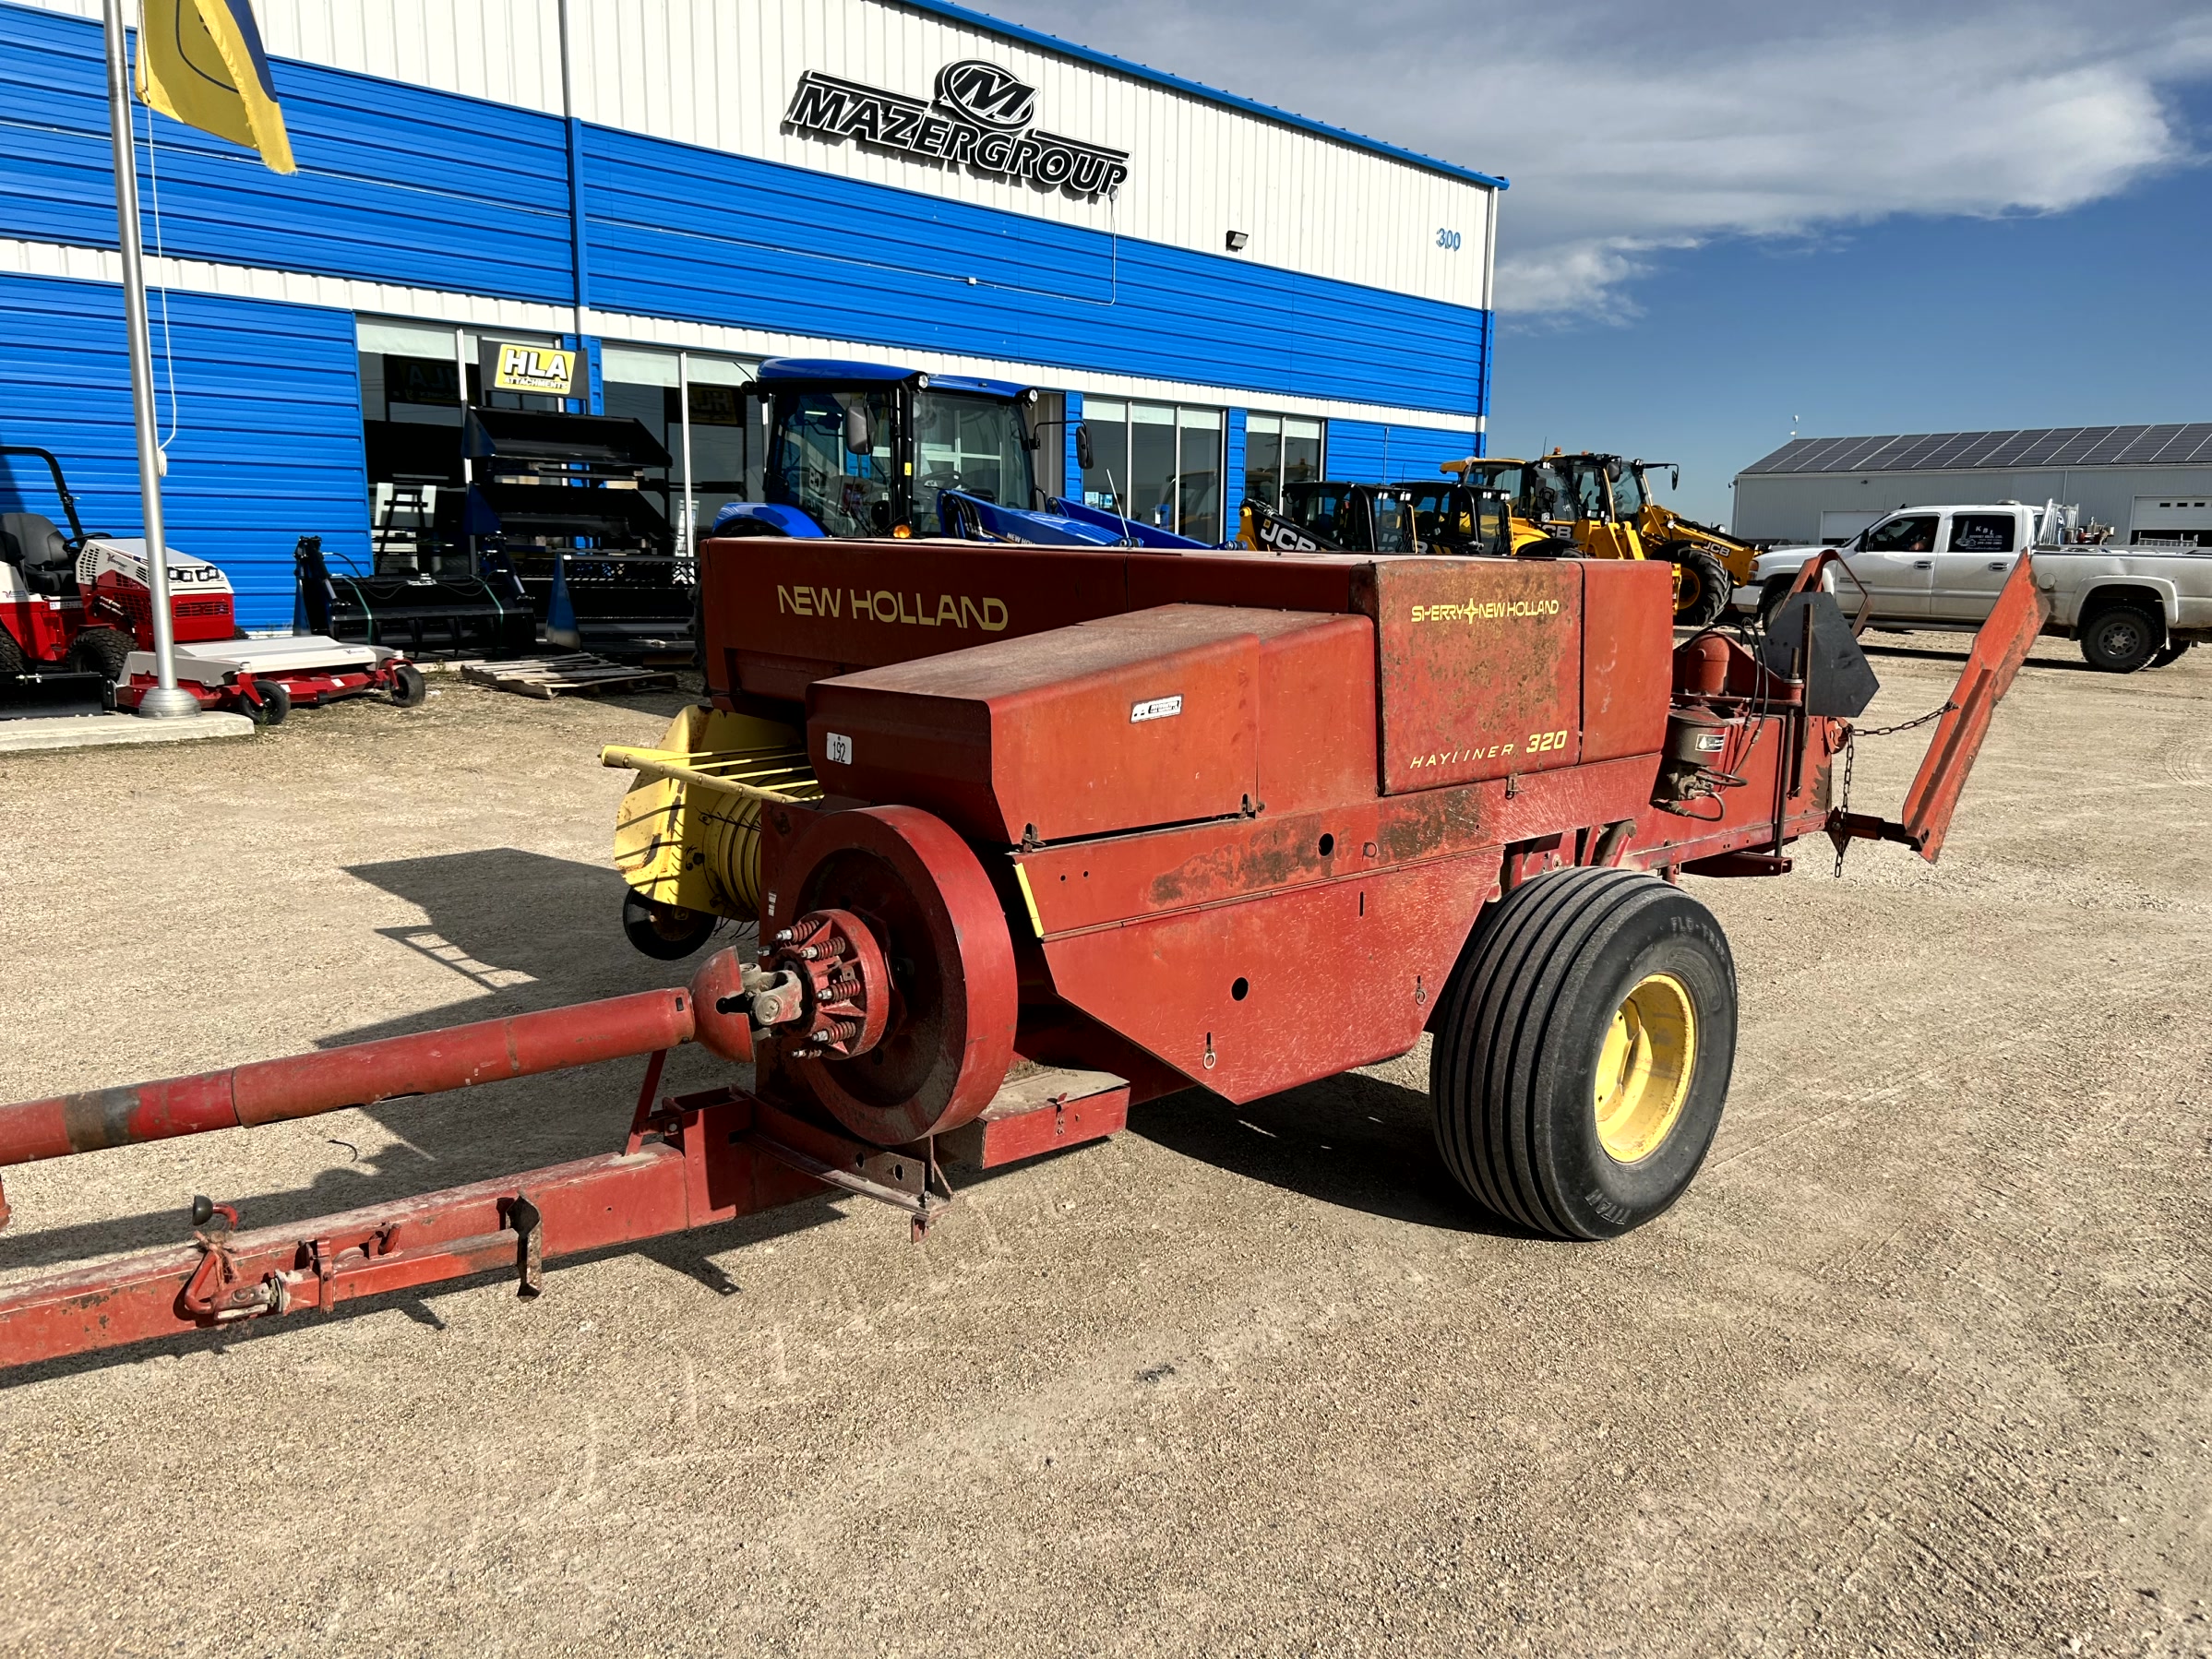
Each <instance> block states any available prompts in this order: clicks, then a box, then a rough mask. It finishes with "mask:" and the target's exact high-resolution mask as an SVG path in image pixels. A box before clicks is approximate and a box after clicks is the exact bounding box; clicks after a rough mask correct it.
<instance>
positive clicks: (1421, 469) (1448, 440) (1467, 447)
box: [1327, 421, 1478, 483]
mask: <svg viewBox="0 0 2212 1659" xmlns="http://www.w3.org/2000/svg"><path fill="white" fill-rule="evenodd" d="M1477 453H1478V451H1477V448H1476V447H1475V434H1474V432H1473V430H1472V429H1470V428H1465V427H1462V428H1460V429H1459V430H1457V431H1440V430H1438V429H1437V428H1435V427H1430V426H1406V425H1398V424H1393V425H1387V426H1385V425H1380V424H1375V423H1373V422H1370V421H1331V422H1330V423H1329V453H1328V457H1327V460H1328V467H1329V476H1330V477H1332V478H1342V479H1347V480H1349V481H1350V482H1352V483H1400V482H1404V481H1411V480H1426V479H1430V478H1436V477H1440V476H1441V474H1440V473H1439V472H1438V471H1437V467H1438V465H1439V463H1441V462H1443V461H1448V460H1465V458H1466V457H1467V456H1470V455H1474V454H1477Z"/></svg>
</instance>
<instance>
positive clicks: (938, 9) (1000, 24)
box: [898, 0, 1506, 190]
mask: <svg viewBox="0 0 2212 1659" xmlns="http://www.w3.org/2000/svg"><path fill="white" fill-rule="evenodd" d="M898 4H900V5H902V6H906V7H908V8H909V9H911V10H914V11H918V12H928V13H931V14H933V15H935V16H937V17H940V18H950V19H951V21H953V22H955V23H961V24H965V25H966V26H967V27H968V28H970V29H977V30H984V31H986V33H990V34H995V35H998V36H999V37H1000V38H1001V39H1004V40H1010V41H1020V42H1022V43H1023V44H1024V45H1028V46H1034V47H1037V48H1038V49H1040V50H1042V51H1045V52H1051V53H1056V54H1058V55H1059V56H1061V57H1068V58H1073V59H1075V60H1076V61H1077V62H1078V63H1084V64H1093V65H1095V66H1097V67H1099V68H1101V69H1110V70H1112V71H1113V72H1114V73H1115V74H1117V75H1126V76H1128V77H1129V78H1130V79H1132V80H1146V81H1150V82H1151V83H1152V84H1153V85H1154V86H1155V87H1166V88H1167V89H1168V90H1170V91H1174V92H1186V93H1189V94H1190V96H1192V97H1194V98H1202V99H1204V100H1205V101H1207V102H1208V103H1217V104H1220V105H1222V106H1223V107H1224V108H1226V109H1232V110H1240V111H1242V112H1243V113H1245V114H1247V115H1257V116H1259V117H1261V119H1262V120H1265V121H1273V122H1275V123H1277V124H1279V125H1283V126H1290V127H1297V129H1298V130H1300V131H1301V132H1309V133H1312V134H1314V135H1316V136H1317V137H1323V138H1330V139H1333V140H1334V141H1335V142H1337V143H1339V144H1349V145H1351V146H1352V147H1353V148H1354V149H1365V150H1369V151H1371V152H1372V153H1374V154H1376V155H1379V156H1388V157H1390V158H1391V159H1392V160H1393V161H1406V162H1410V163H1411V164H1412V165H1414V166H1416V167H1419V168H1422V169H1424V170H1426V171H1427V172H1429V173H1442V174H1443V175H1444V176H1445V177H1447V178H1455V179H1462V180H1465V182H1466V183H1468V184H1470V185H1483V186H1484V187H1485V188H1487V189H1491V190H1503V189H1504V188H1506V181H1505V180H1504V179H1502V178H1501V177H1499V176H1498V175H1497V174H1495V173H1477V172H1476V171H1475V169H1474V168H1472V167H1462V166H1460V165H1459V164H1458V163H1456V162H1453V161H1439V160H1438V159H1437V158H1436V157H1434V156H1425V155H1423V154H1422V153H1421V152H1420V151H1419V150H1417V149H1402V148H1400V147H1399V146H1398V145H1395V144H1386V143H1384V142H1383V141H1382V140H1381V139H1380V138H1369V137H1365V136H1363V135H1362V134H1359V133H1355V132H1347V131H1346V130H1345V128H1343V127H1341V126H1331V125H1329V124H1328V123H1327V122H1325V121H1315V120H1312V119H1311V118H1309V117H1308V116H1305V115H1295V114H1293V113H1291V112H1290V111H1288V110H1282V109H1277V108H1276V107H1275V106H1274V105H1273V104H1271V103H1261V102H1260V101H1258V100H1256V99H1251V98H1240V97H1238V95H1237V94H1236V93H1234V92H1225V91H1223V90H1221V89H1220V88H1219V87H1209V86H1207V85H1206V84H1205V83H1204V82H1202V81H1196V80H1186V79H1185V78H1183V77H1182V76H1180V75H1170V74H1168V73H1167V72H1166V70H1163V69H1148V68H1146V67H1145V66H1143V65H1142V64H1138V63H1131V62H1130V60H1129V59H1128V58H1125V57H1116V56H1115V55H1114V54H1112V53H1109V52H1098V51H1094V50H1093V49H1092V48H1091V47H1088V46H1079V45H1077V44H1076V43H1075V42H1073V41H1064V40H1062V39H1060V37H1059V36H1058V35H1053V34H1046V32H1045V31H1044V30H1041V29H1029V28H1025V27H1023V26H1022V24H1019V23H1010V22H1008V21H1007V20H1006V19H1005V18H994V17H992V16H991V15H990V14H989V13H987V12H980V11H976V10H974V8H973V7H971V6H961V5H959V4H957V3H956V0H898Z"/></svg>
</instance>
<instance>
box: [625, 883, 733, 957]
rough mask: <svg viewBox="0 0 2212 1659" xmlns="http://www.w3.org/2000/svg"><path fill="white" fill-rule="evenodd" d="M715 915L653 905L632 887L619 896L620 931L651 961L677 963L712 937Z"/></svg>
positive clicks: (679, 906) (715, 921)
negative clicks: (620, 899)
mask: <svg viewBox="0 0 2212 1659" xmlns="http://www.w3.org/2000/svg"><path fill="white" fill-rule="evenodd" d="M720 921H721V918H720V917H718V916H711V915H709V914H708V913H706V912H705V911H703V910H686V909H685V908H684V907H683V906H682V905H680V904H655V903H654V902H653V901H652V900H650V899H647V898H645V897H643V896H642V895H640V893H639V891H638V890H637V889H635V888H632V889H630V890H629V891H628V892H626V893H624V894H623V895H622V932H623V935H624V937H627V938H628V940H629V942H630V943H631V944H632V945H635V946H636V947H637V948H638V949H640V950H641V951H643V952H644V953H645V954H646V955H647V956H650V957H652V959H653V961H659V962H680V961H683V960H684V958H686V957H688V956H689V955H691V954H692V953H693V952H694V951H696V950H697V949H699V947H700V946H701V945H703V944H705V943H706V942H707V941H708V940H709V939H711V938H712V937H714V929H715V927H716V925H718V924H719V923H720Z"/></svg>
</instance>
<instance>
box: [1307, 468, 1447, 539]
mask: <svg viewBox="0 0 2212 1659" xmlns="http://www.w3.org/2000/svg"><path fill="white" fill-rule="evenodd" d="M1413 505H1414V504H1413V494H1412V492H1411V491H1409V490H1405V489H1401V488H1399V487H1398V486H1397V485H1395V484H1387V483H1336V482H1334V481H1332V480H1328V479H1312V480H1309V481H1307V482H1304V483H1286V484H1285V485H1284V486H1283V517H1284V518H1285V519H1289V520H1290V521H1291V522H1292V523H1293V524H1296V525H1297V527H1298V528H1299V529H1300V530H1303V531H1305V532H1306V533H1307V534H1308V535H1310V536H1312V537H1313V538H1315V539H1316V540H1317V541H1319V542H1321V543H1323V544H1324V545H1326V546H1327V547H1328V548H1329V549H1330V550H1331V551H1333V552H1342V553H1419V552H1420V551H1421V546H1420V543H1419V542H1418V541H1417V538H1416V536H1415V532H1414V522H1413Z"/></svg>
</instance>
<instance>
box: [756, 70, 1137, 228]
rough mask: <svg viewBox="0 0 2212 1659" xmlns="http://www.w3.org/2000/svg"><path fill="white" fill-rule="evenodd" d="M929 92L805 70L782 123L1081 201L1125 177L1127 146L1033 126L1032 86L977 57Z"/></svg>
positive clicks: (946, 73)
mask: <svg viewBox="0 0 2212 1659" xmlns="http://www.w3.org/2000/svg"><path fill="white" fill-rule="evenodd" d="M935 90H936V96H935V98H933V99H931V100H929V101H924V100H922V99H919V98H910V97H908V96H907V95H906V94H904V93H903V92H886V91H884V90H882V89H881V88H879V87H867V86H862V85H861V84H859V83H858V82H857V81H850V80H840V79H838V78H837V77H835V76H834V75H824V74H823V73H822V72H821V71H820V70H819V69H809V70H807V72H806V73H805V74H804V75H802V76H800V77H799V84H798V86H797V88H796V89H795V90H794V91H793V92H792V95H791V107H790V108H789V109H787V110H785V111H784V112H783V123H784V125H786V126H792V127H796V128H797V129H798V130H799V131H800V132H805V133H819V134H821V135H822V136H823V137H832V138H851V139H853V140H855V142H857V143H861V144H872V145H874V146H875V147H876V148H877V149H895V150H899V151H901V152H903V153H904V154H906V155H910V156H913V157H915V159H916V160H919V161H950V162H951V163H952V164H953V165H954V166H956V167H957V166H968V167H974V169H975V170H976V171H977V172H979V173H998V174H1001V175H1003V176H1005V177H1008V178H1017V179H1029V180H1033V181H1034V182H1035V183H1037V184H1040V185H1059V186H1060V187H1062V188H1063V189H1067V190H1070V191H1073V192H1074V193H1075V194H1076V195H1078V196H1089V197H1099V196H1110V195H1112V194H1113V192H1114V191H1115V190H1116V189H1117V188H1118V186H1119V185H1120V184H1121V182H1122V181H1123V180H1124V179H1126V178H1128V177H1129V151H1127V150H1126V149H1107V148H1106V146H1105V145H1102V144H1090V143H1086V142H1084V141H1083V140H1082V139H1080V138H1063V137H1060V136H1059V135H1058V134H1057V133H1048V132H1046V131H1045V130H1044V129H1043V128H1041V127H1037V126H1034V125H1032V123H1033V122H1034V120H1035V118H1036V103H1037V92H1036V89H1035V88H1034V87H1032V86H1030V85H1028V84H1027V83H1026V82H1024V81H1022V80H1019V79H1017V78H1015V76H1014V73H1013V71H1012V70H1010V69H1008V68H1006V67H1004V66H1001V65H998V64H993V63H986V62H985V61H984V60H983V59H981V58H966V59H963V60H962V61H961V62H959V63H957V64H947V65H946V66H944V67H943V68H942V69H939V71H938V73H937V87H936V89H935Z"/></svg>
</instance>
